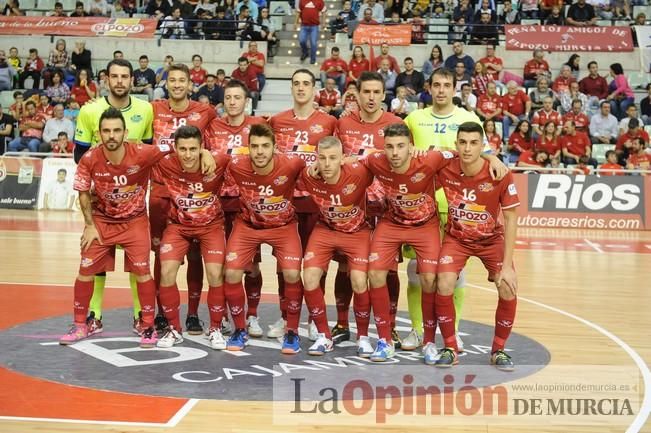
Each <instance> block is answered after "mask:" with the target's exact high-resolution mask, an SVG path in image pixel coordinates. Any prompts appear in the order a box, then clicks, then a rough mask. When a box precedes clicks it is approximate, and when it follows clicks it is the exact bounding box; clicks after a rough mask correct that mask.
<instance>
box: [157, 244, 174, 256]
mask: <svg viewBox="0 0 651 433" xmlns="http://www.w3.org/2000/svg"><path fill="white" fill-rule="evenodd" d="M170 251H172V244H162V245H161V246H160V252H161V253H163V254H164V253H169V252H170Z"/></svg>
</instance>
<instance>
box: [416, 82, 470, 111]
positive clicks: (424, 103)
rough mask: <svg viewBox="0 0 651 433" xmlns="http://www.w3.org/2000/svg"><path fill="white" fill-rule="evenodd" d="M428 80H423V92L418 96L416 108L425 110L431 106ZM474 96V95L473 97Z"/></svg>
mask: <svg viewBox="0 0 651 433" xmlns="http://www.w3.org/2000/svg"><path fill="white" fill-rule="evenodd" d="M429 89H430V87H429V80H425V84H424V85H423V91H422V92H420V93H419V94H418V108H425V107H431V106H432V102H433V101H432V94H431V93H430V91H429ZM473 96H474V95H473Z"/></svg>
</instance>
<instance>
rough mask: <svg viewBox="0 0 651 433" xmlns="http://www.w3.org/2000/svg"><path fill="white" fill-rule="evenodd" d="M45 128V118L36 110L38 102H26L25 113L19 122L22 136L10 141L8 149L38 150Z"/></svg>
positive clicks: (12, 150) (18, 150) (13, 150)
mask: <svg viewBox="0 0 651 433" xmlns="http://www.w3.org/2000/svg"><path fill="white" fill-rule="evenodd" d="M44 128H45V119H44V117H43V116H42V115H41V114H40V113H38V112H37V111H36V103H35V102H34V101H32V100H29V101H27V102H25V110H24V114H23V116H22V117H21V118H20V121H19V122H18V130H19V131H20V136H18V137H16V138H14V139H13V140H11V141H10V142H9V143H8V145H7V150H8V151H10V152H20V151H21V150H23V149H28V150H29V151H30V152H38V148H39V146H40V144H41V138H42V137H43V129H44Z"/></svg>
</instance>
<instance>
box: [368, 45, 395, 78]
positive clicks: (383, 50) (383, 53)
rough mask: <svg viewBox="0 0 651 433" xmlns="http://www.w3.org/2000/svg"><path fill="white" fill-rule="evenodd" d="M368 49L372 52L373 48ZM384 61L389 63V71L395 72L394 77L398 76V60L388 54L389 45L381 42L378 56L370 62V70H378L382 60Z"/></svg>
mask: <svg viewBox="0 0 651 433" xmlns="http://www.w3.org/2000/svg"><path fill="white" fill-rule="evenodd" d="M370 49H371V50H372V49H373V47H370ZM385 59H386V60H388V61H389V70H391V71H393V72H395V73H396V75H398V74H399V73H400V64H398V60H396V58H395V57H393V56H392V55H391V54H389V44H387V43H386V42H383V43H382V45H380V55H379V56H377V57H374V58H373V61H372V62H371V70H372V71H377V70H378V69H380V66H381V65H382V60H385Z"/></svg>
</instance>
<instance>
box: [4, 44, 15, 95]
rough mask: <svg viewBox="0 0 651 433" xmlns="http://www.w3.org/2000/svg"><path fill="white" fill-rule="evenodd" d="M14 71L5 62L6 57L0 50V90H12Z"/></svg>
mask: <svg viewBox="0 0 651 433" xmlns="http://www.w3.org/2000/svg"><path fill="white" fill-rule="evenodd" d="M15 75H16V70H15V69H14V68H13V67H12V66H11V65H10V64H9V62H7V55H6V54H5V51H4V50H0V90H11V89H13V88H14V76H15Z"/></svg>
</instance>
